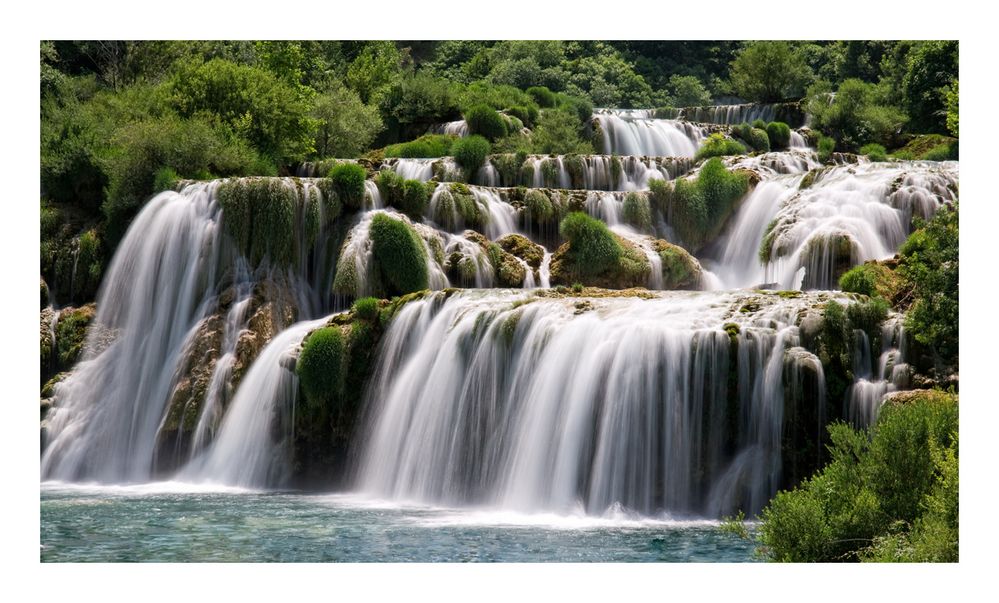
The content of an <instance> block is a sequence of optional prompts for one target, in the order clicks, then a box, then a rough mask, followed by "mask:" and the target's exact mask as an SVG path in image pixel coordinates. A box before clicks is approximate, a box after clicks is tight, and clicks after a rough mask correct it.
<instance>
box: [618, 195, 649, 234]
mask: <svg viewBox="0 0 999 603" xmlns="http://www.w3.org/2000/svg"><path fill="white" fill-rule="evenodd" d="M621 217H622V218H624V221H625V222H627V223H628V224H631V225H632V226H634V227H635V228H636V229H638V230H639V231H640V232H650V231H651V230H652V208H651V207H650V206H649V198H648V196H646V195H645V194H642V193H628V194H627V195H625V197H624V203H623V207H622V208H621Z"/></svg>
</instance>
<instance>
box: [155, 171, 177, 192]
mask: <svg viewBox="0 0 999 603" xmlns="http://www.w3.org/2000/svg"><path fill="white" fill-rule="evenodd" d="M178 180H180V176H178V175H177V172H176V171H175V170H174V169H173V168H171V167H163V168H160V169H158V170H156V173H155V174H153V192H154V193H158V192H161V191H172V190H173V189H174V188H176V186H177V181H178Z"/></svg>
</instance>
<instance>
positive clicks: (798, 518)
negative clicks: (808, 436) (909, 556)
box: [759, 392, 958, 561]
mask: <svg viewBox="0 0 999 603" xmlns="http://www.w3.org/2000/svg"><path fill="white" fill-rule="evenodd" d="M957 415H958V412H957V400H956V397H954V396H950V395H946V394H942V393H939V392H929V393H926V394H922V395H917V396H916V397H915V399H913V400H911V401H909V402H907V403H904V404H888V405H886V406H885V407H883V408H882V410H881V414H880V417H879V418H878V421H877V423H876V424H875V425H874V427H873V428H872V429H871V433H870V438H868V434H867V433H864V432H859V431H855V430H854V429H852V428H850V427H849V426H847V425H844V424H842V423H839V424H833V425H830V426H829V434H830V438H831V441H832V445H831V446H830V447H829V452H830V455H831V458H832V460H831V462H830V463H829V464H828V465H827V466H826V467H825V468H823V469H822V470H821V471H820V472H819V473H817V474H816V475H814V476H813V477H812V478H810V479H809V480H806V481H805V482H804V483H803V484H801V485H800V486H799V487H798V488H796V489H795V490H792V491H787V492H781V493H779V494H778V495H777V496H776V497H775V498H774V499H773V500H771V501H770V504H769V505H768V506H767V508H766V509H764V511H763V513H762V516H761V519H762V523H761V525H760V529H759V536H760V541H761V543H762V545H763V548H762V552H763V553H764V555H765V556H766V557H767V558H769V559H771V560H775V561H844V560H856V559H858V558H860V557H862V556H867V557H868V558H877V557H879V556H880V558H881V559H882V560H887V559H886V557H888V555H885V554H884V553H886V552H887V551H888V550H892V549H893V548H894V547H891V546H890V544H889V542H890V541H891V540H895V541H896V542H897V536H896V537H895V538H893V534H896V535H897V532H898V530H899V526H902V528H903V529H904V528H905V527H907V526H916V529H914V530H913V531H912V532H911V533H910V536H916V537H917V538H920V537H921V538H925V539H926V540H937V541H939V539H940V538H939V534H932V537H930V538H927V536H928V534H926V535H920V534H919V530H920V527H921V526H927V525H931V524H932V523H933V522H934V521H936V522H937V523H938V524H940V523H942V524H943V527H946V528H948V529H952V530H953V531H952V539H950V538H945V540H947V541H950V540H952V541H953V546H952V547H950V546H945V547H932V546H931V547H926V548H928V549H930V550H933V549H937V550H938V549H940V548H943V549H944V551H943V554H942V555H940V556H939V557H935V558H934V559H933V560H937V561H945V560H956V547H957V542H956V540H957V496H956V494H957V472H956V465H957V463H956V458H957V425H958V423H957ZM941 451H947V452H946V453H945V452H941ZM951 458H953V459H954V460H953V462H951V461H950V459H951ZM922 529H923V530H925V531H926V532H929V531H930V530H926V528H922ZM937 532H939V530H937ZM924 534H925V532H924ZM885 539H889V540H888V541H886V540H885ZM871 545H874V554H871V553H870V552H869V551H870V548H869V547H871ZM951 550H952V551H953V557H952V558H951V557H950V555H949V552H950V551H951ZM879 553H880V555H879Z"/></svg>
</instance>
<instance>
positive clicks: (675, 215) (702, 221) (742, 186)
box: [650, 157, 749, 247]
mask: <svg viewBox="0 0 999 603" xmlns="http://www.w3.org/2000/svg"><path fill="white" fill-rule="evenodd" d="M654 182H656V181H655V180H652V181H650V188H651V190H652V197H653V201H654V202H655V203H656V205H657V206H659V207H660V209H662V210H665V214H666V216H667V221H668V222H669V223H670V225H671V226H672V227H673V228H674V229H676V232H677V234H678V235H680V238H681V239H683V241H684V242H686V243H687V244H688V245H691V246H692V247H698V246H700V245H701V244H702V243H704V242H705V241H706V240H708V239H709V238H711V236H712V234H713V233H714V232H715V231H716V230H717V229H718V228H719V227H720V226H721V224H722V222H724V219H725V217H726V216H727V215H728V212H729V211H731V209H732V207H734V206H735V203H736V201H738V200H739V199H740V198H742V196H743V195H745V194H746V192H747V191H748V190H749V179H748V178H747V177H746V175H745V174H743V173H740V172H735V171H729V170H727V169H725V165H724V164H723V163H722V162H721V160H720V159H718V158H717V157H713V158H711V159H708V160H707V161H706V162H705V163H704V165H703V166H702V167H701V171H700V172H699V173H698V175H697V178H696V179H694V180H690V179H687V178H679V179H677V180H675V181H674V182H673V183H672V185H671V187H670V185H669V184H665V183H664V184H658V183H657V184H652V183H654Z"/></svg>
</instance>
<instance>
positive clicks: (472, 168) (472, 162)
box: [451, 136, 490, 180]
mask: <svg viewBox="0 0 999 603" xmlns="http://www.w3.org/2000/svg"><path fill="white" fill-rule="evenodd" d="M489 150H490V146H489V141H488V140H486V139H485V138H483V137H481V136H467V137H465V138H461V139H459V140H457V141H455V143H454V144H453V145H452V146H451V152H452V153H453V154H454V160H455V161H456V162H457V163H458V165H459V166H461V168H462V169H463V170H464V172H465V177H466V179H468V180H471V179H472V177H473V176H475V172H476V171H477V170H478V169H479V168H480V167H482V163H483V162H484V161H485V160H486V157H487V156H488V155H489Z"/></svg>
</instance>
